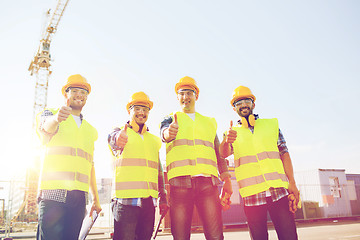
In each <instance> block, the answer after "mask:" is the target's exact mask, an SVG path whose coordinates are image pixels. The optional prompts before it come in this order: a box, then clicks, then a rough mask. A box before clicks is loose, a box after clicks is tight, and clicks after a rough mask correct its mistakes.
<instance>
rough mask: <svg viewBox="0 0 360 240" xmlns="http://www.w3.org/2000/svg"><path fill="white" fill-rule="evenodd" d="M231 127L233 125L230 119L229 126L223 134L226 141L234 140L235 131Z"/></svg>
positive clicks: (231, 141)
mask: <svg viewBox="0 0 360 240" xmlns="http://www.w3.org/2000/svg"><path fill="white" fill-rule="evenodd" d="M232 127H233V121H230V128H229V130H228V131H227V133H226V135H225V142H226V143H233V142H235V140H236V137H237V132H236V131H235V130H233V129H232Z"/></svg>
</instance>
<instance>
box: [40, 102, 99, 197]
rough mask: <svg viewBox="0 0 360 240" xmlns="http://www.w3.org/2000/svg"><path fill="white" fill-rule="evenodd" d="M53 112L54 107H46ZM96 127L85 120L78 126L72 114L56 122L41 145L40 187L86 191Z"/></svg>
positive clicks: (96, 136) (87, 189) (54, 111)
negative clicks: (51, 131) (57, 123)
mask: <svg viewBox="0 0 360 240" xmlns="http://www.w3.org/2000/svg"><path fill="white" fill-rule="evenodd" d="M49 110H50V111H51V112H52V113H53V114H56V113H57V111H58V109H57V110H54V109H49ZM97 138H98V133H97V130H96V129H95V128H94V127H93V126H91V125H90V124H89V123H88V122H87V121H86V120H82V123H81V125H80V127H78V125H77V124H76V122H75V120H74V118H73V117H72V115H70V116H69V117H68V118H67V119H66V120H65V121H63V122H61V123H60V124H59V130H58V132H57V133H56V134H55V135H54V136H53V137H52V138H51V140H50V141H49V142H48V143H47V144H46V145H45V156H44V160H43V165H42V171H41V174H40V177H41V180H40V189H43V190H45V189H66V190H81V191H84V192H88V191H89V183H90V176H91V168H92V166H93V155H94V142H95V141H96V140H97Z"/></svg>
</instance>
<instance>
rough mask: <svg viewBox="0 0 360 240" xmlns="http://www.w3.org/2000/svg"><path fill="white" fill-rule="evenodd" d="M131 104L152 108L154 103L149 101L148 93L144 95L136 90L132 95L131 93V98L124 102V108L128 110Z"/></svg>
mask: <svg viewBox="0 0 360 240" xmlns="http://www.w3.org/2000/svg"><path fill="white" fill-rule="evenodd" d="M133 105H144V106H147V107H149V108H150V109H152V107H153V105H154V104H153V102H152V101H150V98H149V96H148V95H146V93H144V92H136V93H134V94H133V95H131V98H130V99H129V101H128V103H127V104H126V109H127V110H128V111H129V110H130V107H131V106H133Z"/></svg>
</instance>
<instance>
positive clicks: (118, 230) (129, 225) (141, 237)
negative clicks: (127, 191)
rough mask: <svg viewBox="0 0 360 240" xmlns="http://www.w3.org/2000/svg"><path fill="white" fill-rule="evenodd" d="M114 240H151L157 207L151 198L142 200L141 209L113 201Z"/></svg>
mask: <svg viewBox="0 0 360 240" xmlns="http://www.w3.org/2000/svg"><path fill="white" fill-rule="evenodd" d="M111 205H112V211H113V214H114V237H113V239H114V240H135V239H136V240H150V239H151V236H152V233H153V231H154V221H155V207H154V203H153V200H152V198H151V197H149V198H145V199H142V200H141V207H137V206H128V205H123V204H120V203H117V202H116V201H113V202H112V203H111Z"/></svg>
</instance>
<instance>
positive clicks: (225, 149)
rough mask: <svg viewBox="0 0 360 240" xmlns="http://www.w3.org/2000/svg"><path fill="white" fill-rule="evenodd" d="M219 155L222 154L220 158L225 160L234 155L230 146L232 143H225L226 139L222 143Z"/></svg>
mask: <svg viewBox="0 0 360 240" xmlns="http://www.w3.org/2000/svg"><path fill="white" fill-rule="evenodd" d="M219 153H220V156H221V157H223V158H226V157H228V156H230V155H231V154H232V153H231V145H230V143H227V142H226V141H225V139H224V140H223V141H222V142H221V143H220V146H219Z"/></svg>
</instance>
